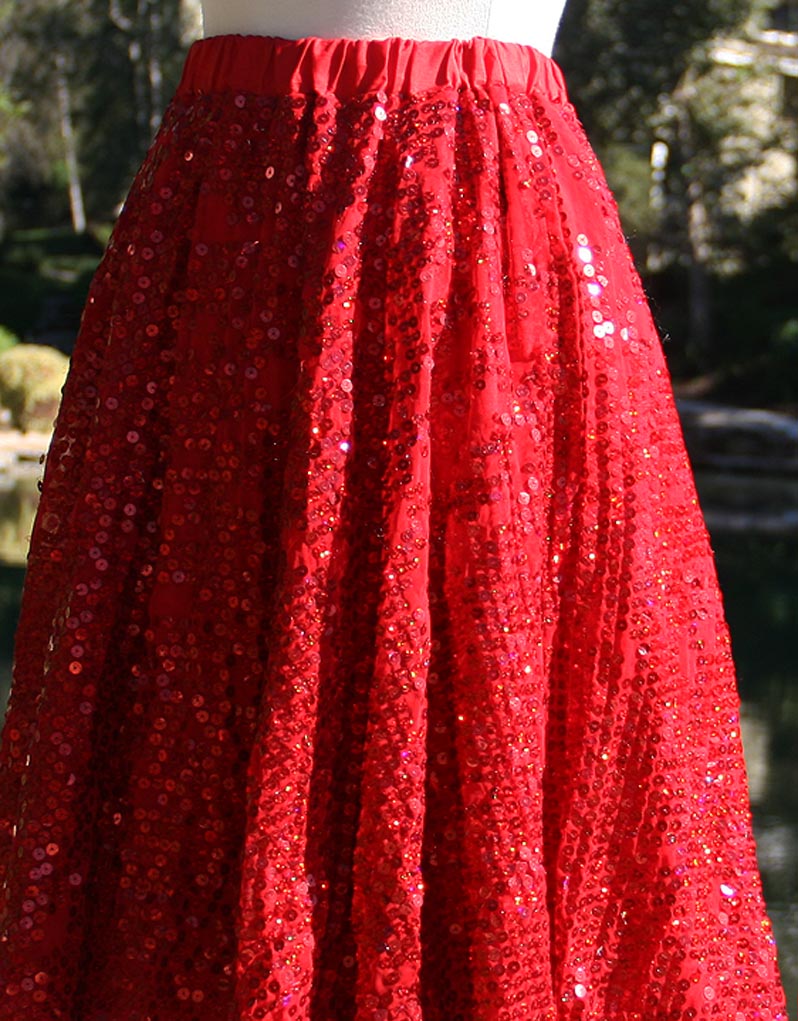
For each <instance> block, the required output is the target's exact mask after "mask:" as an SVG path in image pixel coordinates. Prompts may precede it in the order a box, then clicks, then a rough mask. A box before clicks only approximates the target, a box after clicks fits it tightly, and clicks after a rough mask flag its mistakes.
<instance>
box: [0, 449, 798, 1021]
mask: <svg viewBox="0 0 798 1021" xmlns="http://www.w3.org/2000/svg"><path fill="white" fill-rule="evenodd" d="M39 473H40V469H39V466H38V465H37V466H32V467H31V468H30V469H29V470H28V471H26V473H25V475H24V476H23V477H22V478H20V479H19V480H16V481H15V482H14V483H13V484H11V483H10V482H9V484H7V485H3V483H4V481H8V480H7V477H5V476H2V475H0V636H2V637H1V639H0V708H2V707H3V706H4V705H5V698H6V694H7V687H8V684H9V682H10V676H11V657H12V651H13V635H14V629H15V627H16V621H17V617H18V614H19V601H20V595H21V591H22V583H23V580H24V569H25V557H26V553H27V547H28V541H29V537H30V531H31V526H32V523H33V518H34V515H35V510H36V504H37V500H38V495H39V492H38V488H37V485H36V482H37V479H38V477H39ZM698 482H699V490H700V493H701V499H702V506H704V509H705V512H706V513H707V518H708V521H709V522H710V527H711V528H712V529H713V542H712V544H713V547H714V549H715V555H716V560H717V566H718V576H719V579H720V584H721V588H722V590H723V593H724V600H725V605H726V613H727V617H728V620H729V626H730V629H731V633H732V642H733V646H734V655H735V660H736V663H737V670H738V678H739V685H740V693H741V696H742V699H743V712H742V719H741V724H742V734H743V741H744V745H745V753H746V762H747V766H748V772H749V780H750V789H751V799H752V808H753V816H754V829H755V833H756V838H757V851H758V856H759V863H760V867H761V869H762V878H763V882H764V886H765V896H766V899H767V903H768V910H769V912H770V915H771V918H772V920H773V924H774V928H775V930H776V939H777V942H778V946H779V961H780V963H781V967H782V972H783V976H784V981H785V986H786V990H787V996H788V1003H789V1005H790V1009H791V1010H793V1009H794V1007H795V1003H796V998H797V997H798V911H796V907H798V758H797V757H796V756H795V745H796V734H798V664H797V663H796V655H795V647H796V639H795V636H796V635H797V634H798V533H796V534H788V535H783V534H782V535H779V534H774V533H773V532H772V531H770V530H769V528H768V527H767V525H766V527H765V529H764V530H763V531H761V532H756V531H753V530H752V525H753V524H755V523H756V520H757V519H756V516H755V512H754V511H752V510H751V506H752V503H753V504H754V505H756V504H757V502H758V503H759V504H760V505H761V502H762V499H763V494H764V493H767V492H771V491H779V486H778V485H777V484H776V482H775V481H774V482H772V483H771V484H768V483H767V481H765V482H764V483H763V480H762V479H756V480H754V482H753V483H752V486H753V487H754V488H753V490H752V492H751V494H750V495H749V497H748V498H746V497H745V494H744V493H741V486H742V483H741V481H740V479H739V478H738V479H737V483H736V487H735V496H734V500H733V504H732V507H731V509H729V507H728V505H727V507H726V509H724V506H723V505H721V504H718V502H717V494H718V492H722V491H724V490H725V489H727V488H728V480H727V478H726V477H725V476H722V477H721V476H711V475H699V476H698ZM762 509H763V511H764V513H763V514H762V516H761V517H760V518H759V519H758V520H760V521H764V522H772V520H773V514H772V513H771V511H770V510H768V509H767V508H762ZM732 511H733V513H732ZM730 513H731V516H730ZM741 513H745V514H748V527H747V529H746V530H745V531H742V532H741V531H738V530H737V529H736V527H735V526H736V525H739V522H740V514H741ZM724 515H725V516H724ZM729 521H732V522H734V524H732V525H731V526H730V527H729V528H727V529H724V528H723V525H724V522H727V523H728V522H729ZM790 1016H791V1018H793V1019H794V1021H798V1019H796V1018H795V1015H794V1014H791V1015H790Z"/></svg>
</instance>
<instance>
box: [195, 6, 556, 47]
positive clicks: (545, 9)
mask: <svg viewBox="0 0 798 1021" xmlns="http://www.w3.org/2000/svg"><path fill="white" fill-rule="evenodd" d="M564 6H565V0H557V2H551V0H547V2H546V3H543V2H541V0H538V2H537V3H531V4H529V5H525V6H524V7H521V8H520V9H519V5H518V4H517V3H515V0H391V2H390V3H389V4H388V3H386V4H377V3H374V2H373V0H299V2H298V0H202V9H203V24H204V35H205V36H206V37H208V36H214V35H227V34H242V35H272V36H279V37H281V38H285V39H302V38H304V37H306V36H321V37H323V38H336V37H343V38H363V39H385V38H389V37H391V36H402V37H404V38H408V39H468V38H470V37H472V36H486V37H488V38H491V39H501V40H504V41H507V42H518V43H523V44H525V45H528V46H533V47H534V48H535V49H537V50H539V51H540V52H542V53H545V54H547V55H550V54H551V50H552V46H553V44H554V37H555V35H556V32H557V26H558V24H559V21H560V17H561V15H562V11H563V8H564Z"/></svg>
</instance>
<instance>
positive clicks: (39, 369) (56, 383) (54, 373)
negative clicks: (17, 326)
mask: <svg viewBox="0 0 798 1021" xmlns="http://www.w3.org/2000/svg"><path fill="white" fill-rule="evenodd" d="M68 369H69V359H68V358H67V357H66V355H64V354H62V353H61V352H60V351H56V350H55V348H52V347H47V346H46V345H43V344H17V345H16V346H15V347H12V348H10V349H9V350H8V351H3V352H2V353H1V354H0V404H2V405H3V407H5V408H8V410H9V411H10V412H11V423H12V425H13V427H14V428H15V429H21V430H22V431H23V432H27V431H28V430H31V429H33V430H40V431H42V432H47V431H49V430H50V429H52V427H53V422H54V421H55V416H56V414H57V413H58V407H59V404H60V401H61V394H62V389H63V386H64V381H65V380H66V375H67V372H68Z"/></svg>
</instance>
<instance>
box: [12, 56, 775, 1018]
mask: <svg viewBox="0 0 798 1021" xmlns="http://www.w3.org/2000/svg"><path fill="white" fill-rule="evenodd" d="M41 485H42V493H41V502H40V506H39V510H38V514H37V517H36V521H35V524H34V528H33V533H32V537H31V547H30V555H29V561H28V572H27V576H26V585H25V591H24V595H23V604H22V613H21V619H20V624H19V629H18V633H17V641H16V656H15V664H14V686H13V691H12V695H11V701H10V706H9V709H8V713H7V717H6V721H5V726H4V729H3V733H2V746H1V748H0V781H1V782H0V878H1V879H2V886H1V887H0V937H1V938H0V989H1V990H2V991H1V992H0V1019H2V1021H22V1019H25V1021H53V1019H65V1021H709V1019H718V1021H783V1019H785V1018H786V1013H785V1010H784V998H783V993H782V991H781V987H780V984H779V978H778V971H777V966H776V956H775V946H774V941H773V937H772V933H771V927H770V923H769V921H768V918H767V916H766V914H765V909H764V906H763V900H762V893H761V885H760V877H759V873H758V870H757V862H756V858H755V850H754V844H753V840H752V835H751V822H750V812H749V803H748V791H747V780H746V774H745V767H744V763H743V758H742V754H741V742H740V730H739V719H738V709H739V706H738V697H737V693H736V687H735V679H734V669H733V663H732V659H731V656H730V647H729V636H728V632H727V628H726V625H725V622H724V617H723V610H722V604H721V597H720V593H719V591H718V585H717V580H716V575H715V570H714V566H713V560H712V554H711V551H710V547H709V545H708V540H707V534H706V531H705V528H704V524H703V521H702V518H701V514H700V511H699V507H698V505H697V503H696V495H695V490H694V486H693V481H692V477H691V474H690V469H689V466H688V462H687V460H686V456H685V451H684V446H683V441H682V436H681V432H680V428H679V424H678V420H677V417H676V413H675V410H674V404H673V400H672V395H671V390H670V384H669V380H668V376H667V372H666V368H665V365H664V362H663V357H662V352H661V348H660V344H659V341H658V339H657V336H656V334H655V330H654V328H653V326H652V322H651V318H650V314H649V311H648V309H647V305H646V302H645V300H644V296H643V293H642V291H641V287H640V283H639V280H638V278H637V276H636V274H635V271H634V268H633V266H632V263H631V258H630V255H629V252H628V250H627V248H626V245H625V243H624V239H623V236H622V233H621V229H620V227H619V223H618V218H617V212H616V207H615V204H614V202H613V199H612V197H611V195H610V194H609V192H608V190H607V186H606V183H605V180H604V177H603V176H602V172H601V169H600V167H599V166H598V165H597V162H596V159H595V156H594V155H593V153H592V151H591V149H590V148H589V146H588V143H587V142H586V140H585V137H584V135H583V132H582V129H581V127H580V125H579V122H578V120H577V118H576V116H575V114H574V110H573V108H572V107H571V106H570V105H569V102H568V99H567V96H566V92H565V89H564V86H563V83H562V78H561V75H560V72H559V70H558V69H557V67H556V65H555V64H554V63H552V62H551V60H549V59H547V58H545V57H543V56H541V55H540V54H538V53H536V52H535V51H534V50H532V49H530V48H527V47H524V46H522V45H520V44H513V43H503V42H496V41H493V40H490V39H486V38H482V37H477V38H475V39H472V40H465V41H464V40H457V41H447V42H431V41H424V42H414V41H410V40H406V39H397V38H392V39H387V40H377V41H365V40H345V39H337V40H324V39H320V38H316V37H311V38H308V39H304V40H298V41H290V40H280V39H275V38H270V37H260V38H259V37H252V36H250V37H241V36H238V37H236V36H224V37H218V38H211V39H207V40H203V41H201V42H198V43H195V44H194V46H193V48H192V49H191V51H190V53H189V56H188V59H187V62H186V65H185V70H184V74H183V79H182V82H181V84H180V87H179V89H178V90H177V93H176V95H175V96H174V98H173V100H172V102H171V104H170V106H169V107H168V110H167V112H166V114H165V117H164V120H163V124H162V126H161V128H160V131H159V133H158V136H157V138H156V139H155V141H154V144H153V145H152V148H151V149H150V151H149V153H148V155H147V157H146V159H145V161H144V164H143V166H142V167H141V169H140V171H139V173H138V175H137V177H136V180H135V183H134V184H133V187H132V189H131V191H130V194H129V196H128V199H127V201H126V203H125V206H124V208H123V211H122V213H121V216H120V217H119V220H118V222H117V224H116V227H115V230H114V233H113V236H112V238H111V240H110V243H109V245H108V248H107V251H106V253H105V256H104V258H103V260H102V263H101V265H100V267H99V269H98V270H97V273H96V276H95V278H94V280H93V283H92V286H91V291H90V295H89V299H88V303H87V305H86V309H85V313H84V316H83V320H82V324H81V330H80V336H79V338H78V341H77V345H76V347H75V351H74V354H73V356H72V361H71V368H70V373H69V376H68V379H67V382H66V385H65V388H64V392H63V399H62V403H61V408H60V411H59V414H58V418H57V421H56V427H55V433H54V436H53V439H52V443H51V446H50V449H49V453H48V456H47V460H46V464H45V467H44V470H43V478H42V483H41Z"/></svg>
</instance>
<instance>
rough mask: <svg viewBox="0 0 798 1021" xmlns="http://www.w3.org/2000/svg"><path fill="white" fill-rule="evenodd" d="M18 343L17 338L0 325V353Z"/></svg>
mask: <svg viewBox="0 0 798 1021" xmlns="http://www.w3.org/2000/svg"><path fill="white" fill-rule="evenodd" d="M18 343H19V337H18V336H17V335H16V334H15V333H12V332H11V330H9V329H8V328H7V327H5V326H2V325H0V352H3V351H8V349H9V348H11V347H14V345H15V344H18Z"/></svg>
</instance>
